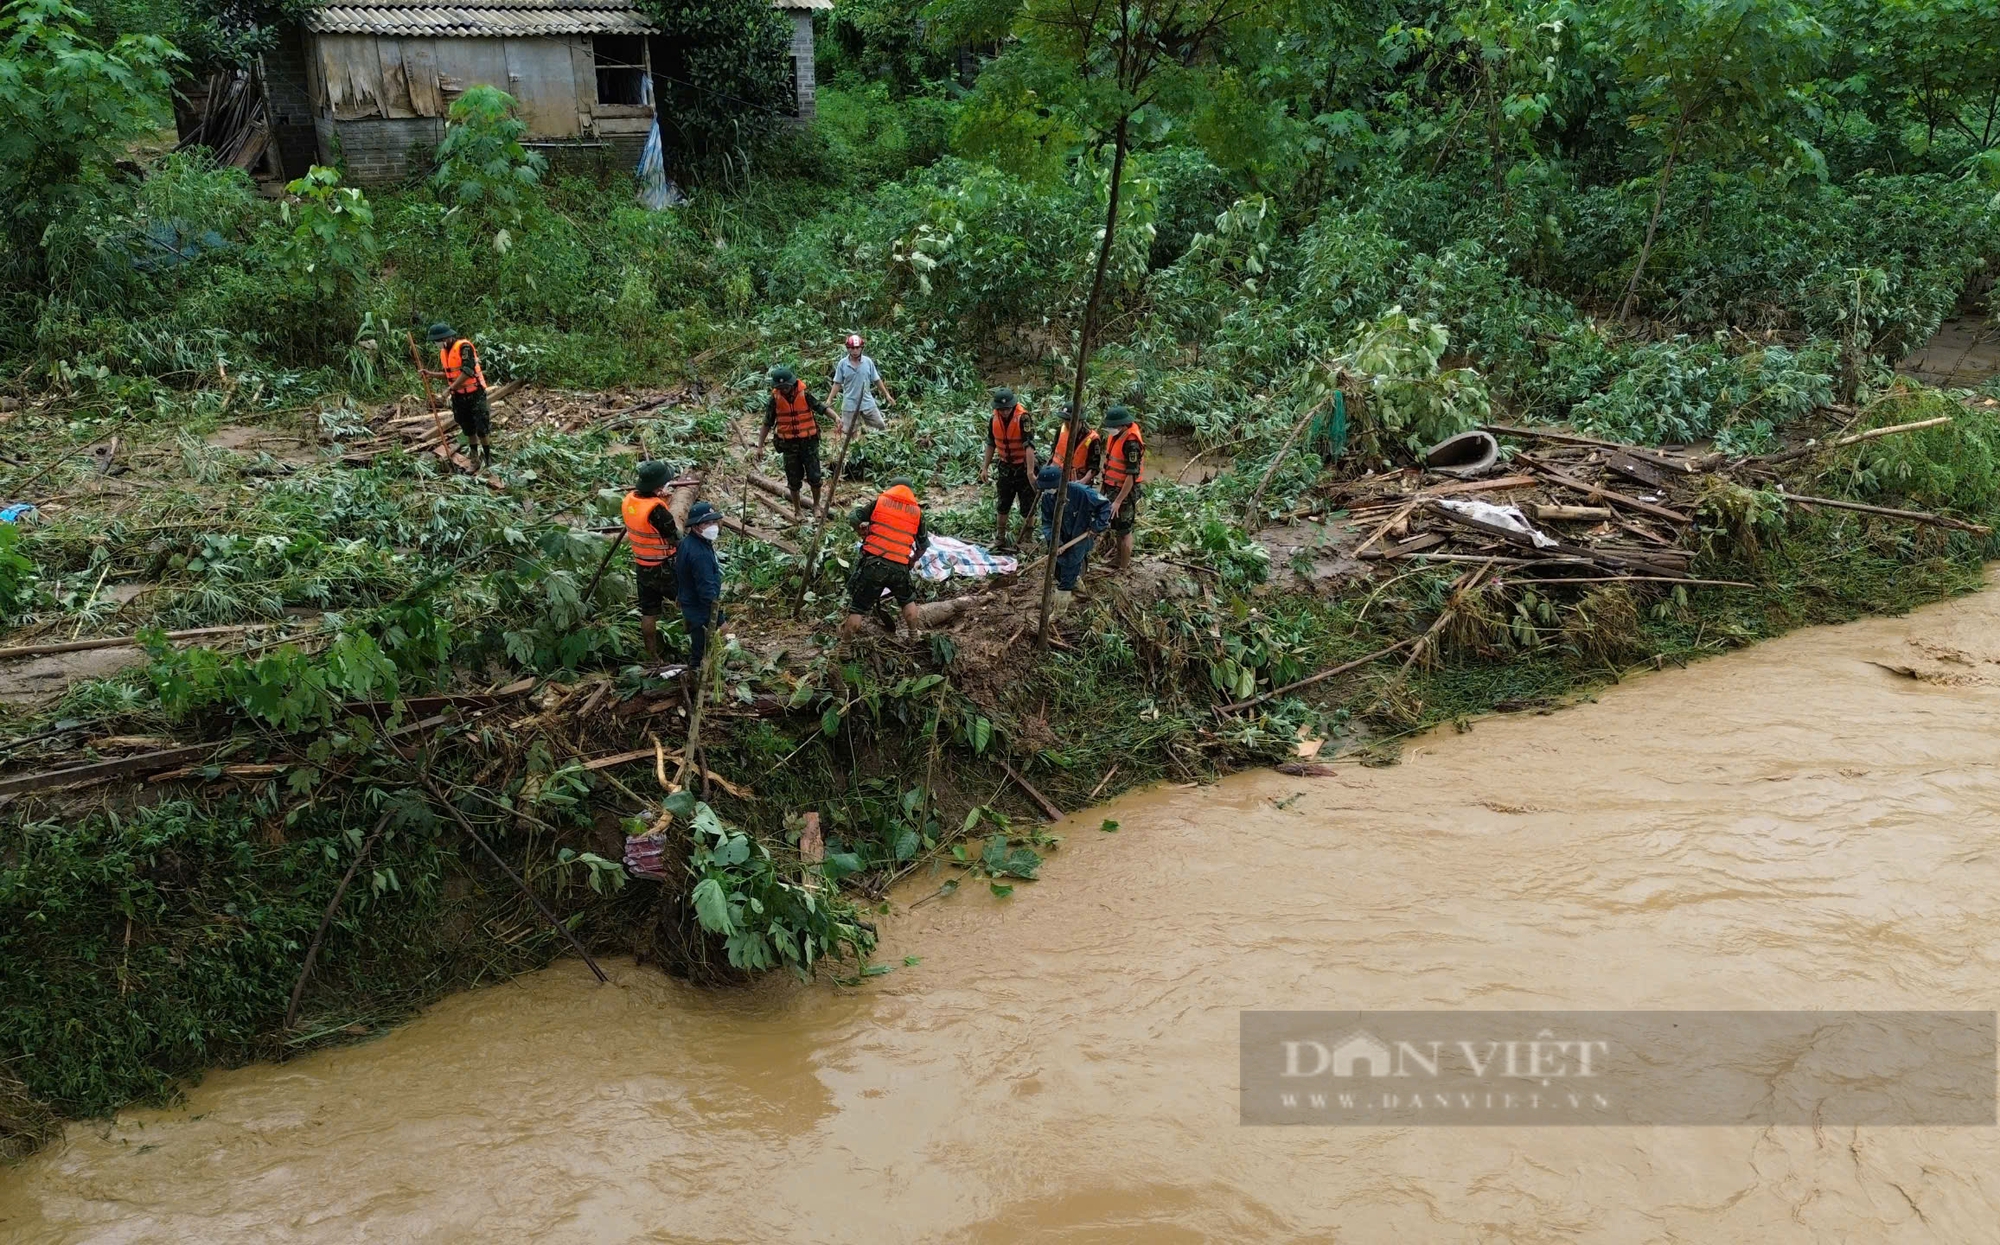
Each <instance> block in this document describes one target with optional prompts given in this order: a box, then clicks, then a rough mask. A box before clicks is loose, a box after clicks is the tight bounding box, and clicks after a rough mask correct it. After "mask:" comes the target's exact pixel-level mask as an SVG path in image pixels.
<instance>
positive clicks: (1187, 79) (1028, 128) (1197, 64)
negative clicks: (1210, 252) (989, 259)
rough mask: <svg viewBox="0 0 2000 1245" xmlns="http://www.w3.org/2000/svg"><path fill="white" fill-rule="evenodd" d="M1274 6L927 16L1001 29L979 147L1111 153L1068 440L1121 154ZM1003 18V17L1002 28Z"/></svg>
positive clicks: (1107, 246)
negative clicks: (1074, 144) (1078, 146)
mask: <svg viewBox="0 0 2000 1245" xmlns="http://www.w3.org/2000/svg"><path fill="white" fill-rule="evenodd" d="M1269 3H1270V0H1025V2H1024V3H1021V4H1020V5H1019V7H1018V8H1014V9H1012V10H1011V12H1009V11H1006V10H1003V9H1001V8H998V7H995V6H992V5H986V4H978V3H976V2H975V3H971V4H967V5H965V6H963V7H962V8H959V9H957V10H956V11H955V12H954V11H953V9H952V7H951V6H950V3H949V0H940V3H939V4H938V5H937V6H935V11H936V12H938V13H939V14H940V15H941V16H955V17H958V18H959V19H960V20H961V21H962V22H963V23H964V24H965V25H966V27H967V28H968V29H970V28H971V27H973V26H980V27H983V28H984V30H985V31H987V32H995V31H997V30H999V29H1001V28H1003V27H1004V28H1005V29H1007V30H1008V31H1009V32H1010V41H1009V42H1008V44H1007V45H1006V48H1005V50H1004V51H1003V52H1002V53H1001V55H1000V57H999V58H998V61H997V63H996V64H995V65H994V66H993V69H992V70H991V71H989V77H988V78H987V79H986V80H983V81H982V83H981V87H980V93H981V95H982V96H983V97H984V98H983V99H977V100H975V101H974V102H973V104H972V106H971V111H970V116H971V117H972V118H973V122H974V126H975V127H977V126H978V124H979V122H980V121H981V120H982V119H983V120H985V121H987V122H988V123H989V128H987V129H985V130H984V131H983V132H981V131H979V130H978V129H977V128H975V130H974V132H973V133H972V134H971V135H970V137H971V138H972V139H973V142H972V143H970V144H969V145H970V146H972V147H973V148H974V149H975V150H977V149H978V148H979V147H981V146H982V145H983V146H985V147H986V148H988V149H989V154H992V155H994V156H996V157H998V158H999V160H1000V161H1001V162H1002V163H1004V164H1011V165H1014V166H1016V167H1020V166H1023V165H1030V164H1036V163H1043V164H1046V162H1048V161H1050V160H1053V159H1060V158H1061V157H1062V156H1063V155H1064V154H1066V152H1065V148H1066V146H1067V142H1066V141H1065V140H1067V139H1071V138H1075V139H1080V140H1081V142H1082V144H1083V145H1084V147H1085V148H1086V150H1089V151H1098V150H1101V149H1102V148H1104V147H1105V146H1109V147H1110V148H1111V164H1110V172H1109V178H1110V181H1109V186H1108V193H1107V194H1106V196H1105V209H1104V228H1103V230H1102V232H1101V234H1100V235H1099V238H1098V245H1097V261H1096V264H1095V266H1094V268H1093V270H1092V273H1091V281H1090V295H1089V297H1088V298H1087V299H1086V300H1085V302H1084V310H1083V322H1082V324H1081V325H1080V326H1079V327H1078V331H1077V349H1076V375H1075V377H1074V379H1073V381H1072V382H1071V386H1070V403H1069V416H1068V424H1069V432H1070V440H1071V443H1072V444H1074V443H1075V441H1076V439H1077V438H1078V437H1079V436H1081V435H1082V432H1083V429H1084V426H1085V419H1086V416H1085V410H1084V403H1083V398H1084V390H1085V388H1086V386H1087V383H1088V380H1089V375H1090V353H1091V349H1092V347H1093V346H1095V345H1096V342H1097V332H1098V328H1099V325H1100V321H1101V319H1102V316H1103V311H1104V293H1105V276H1106V273H1107V271H1108V269H1109V268H1110V266H1111V256H1112V251H1113V248H1114V246H1115V245H1116V239H1117V234H1118V221H1119V211H1120V208H1121V206H1122V201H1123V198H1124V194H1125V167H1126V158H1127V157H1128V156H1129V155H1130V154H1131V151H1132V147H1133V144H1134V141H1135V139H1137V138H1138V137H1140V136H1141V135H1142V134H1150V133H1155V132H1161V131H1164V130H1166V129H1169V128H1171V126H1172V124H1173V122H1174V120H1175V119H1176V118H1180V119H1186V118H1191V117H1193V116H1195V115H1197V114H1199V113H1201V112H1202V110H1203V105H1204V102H1205V98H1204V94H1205V89H1206V88H1207V87H1208V86H1209V85H1210V84H1211V83H1212V82H1213V77H1214V75H1215V74H1217V73H1220V72H1226V68H1225V58H1224V56H1223V55H1222V54H1223V52H1224V50H1225V48H1226V45H1227V44H1228V42H1229V40H1230V39H1231V38H1232V37H1233V36H1236V35H1240V34H1242V33H1245V32H1246V31H1248V30H1250V29H1253V28H1254V26H1255V24H1256V19H1257V18H1259V17H1260V16H1261V15H1262V14H1263V13H1265V12H1266V11H1267V10H1268V5H1269ZM1003 14H1004V18H1005V20H1004V21H1003V20H1002V18H1003ZM1067 497H1068V490H1067V489H1058V490H1057V491H1056V497H1055V522H1054V526H1053V529H1052V532H1053V535H1054V536H1055V538H1056V539H1057V540H1058V541H1059V540H1060V539H1061V534H1062V518H1063V511H1064V509H1065V503H1066V501H1067ZM1055 567H1056V559H1055V557H1054V550H1053V549H1051V550H1050V557H1049V559H1048V563H1047V565H1046V566H1045V567H1044V568H1043V573H1042V611H1041V628H1040V633H1039V643H1040V644H1041V645H1042V646H1043V647H1045V648H1046V647H1047V645H1048V640H1049V615H1050V613H1051V612H1052V609H1053V606H1054V603H1055V585H1056V573H1055Z"/></svg>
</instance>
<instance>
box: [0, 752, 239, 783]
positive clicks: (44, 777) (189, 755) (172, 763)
mask: <svg viewBox="0 0 2000 1245" xmlns="http://www.w3.org/2000/svg"><path fill="white" fill-rule="evenodd" d="M213 746H214V745H212V744H194V745H190V746H188V747H184V748H166V749H163V750H161V751H159V752H142V753H140V754H139V755H138V756H133V757H120V758H118V759H117V760H115V761H93V762H91V763H90V764H88V765H72V766H70V767H69V768H67V769H56V770H45V771H43V772H42V773H39V774H16V775H15V776H13V777H12V778H0V795H19V794H20V793H22V792H24V791H44V790H47V789H48V788H50V787H68V786H72V785H75V784H77V783H93V782H109V781H110V780H111V779H114V778H136V777H139V776H140V775H143V774H153V773H158V772H159V771H160V770H166V769H173V768H174V767H176V766H179V765H185V764H187V763H188V762H190V761H193V760H195V759H196V758H198V757H201V756H203V755H205V754H207V753H208V752H209V750H210V749H211V748H212V747H213Z"/></svg>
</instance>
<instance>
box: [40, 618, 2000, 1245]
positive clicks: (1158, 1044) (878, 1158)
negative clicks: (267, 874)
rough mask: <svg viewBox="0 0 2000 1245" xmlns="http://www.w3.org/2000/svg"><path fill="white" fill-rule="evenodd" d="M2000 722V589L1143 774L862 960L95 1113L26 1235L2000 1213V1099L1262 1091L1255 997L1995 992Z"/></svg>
mask: <svg viewBox="0 0 2000 1245" xmlns="http://www.w3.org/2000/svg"><path fill="white" fill-rule="evenodd" d="M1996 740H2000V592H1991V591H1989V592H1988V593H1985V594H1983V595H1980V596H1976V597H1971V598H1967V599H1964V600H1961V601H1957V602H1953V603H1949V604H1945V605H1941V606H1936V607H1933V608H1930V609H1927V610H1924V611H1922V612H1920V613H1918V614H1915V615H1912V616H1911V617H1908V618H1903V619H1882V620H1872V621H1867V622H1861V623H1856V624H1853V625H1851V626H1845V627H1838V628H1826V629H1820V630H1815V631H1810V632H1803V633H1800V634H1797V635H1793V636H1791V637H1789V638H1786V639H1781V640H1778V641H1775V642H1772V643H1769V644H1765V645H1762V646H1760V647H1758V648H1755V649H1752V650H1750V651H1747V652H1743V653H1737V654H1733V655H1730V656H1727V657H1723V658H1719V659H1717V660H1714V661H1711V662H1708V663H1706V664H1703V665H1699V666H1696V667H1694V668H1692V669H1689V670H1687V671H1681V672H1669V673H1667V674H1663V675H1657V676H1647V677H1645V678H1642V679H1637V680H1634V681H1633V682H1631V683H1630V684H1628V685H1626V686H1624V687H1619V688H1616V689H1613V690H1611V691H1610V692H1608V693H1607V694H1605V695H1604V696H1603V697H1602V698H1601V699H1600V700H1599V701H1598V702H1596V703H1593V704H1587V705H1583V706H1580V707H1577V708H1575V709H1572V710H1567V711H1564V712H1561V713H1558V714H1554V715H1551V716H1522V717H1513V718H1504V719H1498V720H1491V721H1482V722H1480V723H1478V724H1477V727H1476V729H1474V730H1472V731H1470V732H1469V733H1466V734H1462V735H1444V736H1441V737H1437V738H1434V739H1431V740H1428V741H1425V742H1422V743H1420V744H1419V745H1417V746H1415V747H1413V748H1411V749H1410V751H1409V753H1408V755H1407V756H1406V758H1405V760H1404V762H1403V763H1402V764H1401V765H1397V766H1395V767H1392V768H1388V769H1375V770H1370V769H1360V768H1355V767H1348V766H1342V767H1341V768H1340V770H1339V776H1338V777H1334V778H1321V779H1294V778H1286V777H1283V776H1280V775H1276V774H1271V773H1263V774H1258V775H1250V776H1244V777H1240V778H1237V779H1234V780H1231V781H1228V782H1224V783H1220V784H1218V785H1216V786H1213V787H1207V788H1202V789H1181V788H1171V787H1169V788H1161V789H1155V790H1151V791H1147V792H1143V793H1138V794H1134V795H1132V796H1129V797H1127V798H1125V799H1121V800H1119V801H1117V802H1116V803H1114V804H1112V805H1109V806H1108V807H1106V808H1103V809H1098V810H1093V811H1092V812H1091V813H1090V814H1089V815H1087V816H1079V817H1076V818H1073V819H1072V820H1071V823H1070V824H1069V825H1067V826H1066V827H1065V828H1064V833H1066V834H1067V836H1068V838H1067V842H1066V843H1065V845H1064V846H1063V847H1062V849H1061V850H1060V851H1059V852H1058V853H1056V855H1055V856H1054V857H1053V858H1052V859H1051V860H1050V862H1049V865H1048V866H1047V867H1046V869H1045V870H1044V880H1043V881H1042V882H1040V883H1038V884H1033V885H1022V886H1020V887H1018V888H1017V889H1016V890H1015V893H1014V895H1013V897H1012V898H1011V899H1007V900H1004V901H1001V900H995V899H993V898H992V897H991V896H989V895H988V894H987V893H986V891H985V889H984V888H983V887H981V888H979V889H978V890H976V891H975V890H974V889H973V888H971V887H967V888H966V889H965V890H964V891H962V892H961V893H959V894H958V895H955V896H953V897H951V898H948V899H944V900H941V901H939V902H935V903H928V904H925V905H923V906H922V907H919V908H917V909H915V910H914V911H912V912H909V913H907V914H904V915H898V916H896V917H894V918H892V919H891V920H890V922H889V924H888V926H887V928H886V931H885V933H886V945H885V946H884V948H883V958H884V962H886V963H890V964H897V965H900V964H901V963H902V957H903V956H904V955H905V954H911V955H917V956H921V957H922V962H921V963H920V964H918V965H916V966H914V967H898V968H897V969H896V971H895V972H893V973H892V974H890V975H888V976H885V977H882V978H879V979H876V980H873V981H871V982H870V983H869V984H868V985H867V986H866V987H865V988H861V989H857V990H835V989H832V988H830V987H827V986H824V985H822V986H819V987H816V988H810V989H807V988H800V987H797V986H794V985H791V984H788V983H773V984H772V985H771V986H769V987H767V988H761V989H758V990H756V991H752V992H745V993H703V992H699V991H695V990H692V989H689V988H686V987H683V986H681V985H678V984H676V983H674V982H672V981H669V980H666V979H664V978H662V977H661V976H660V975H659V974H658V973H656V972H654V971H651V970H649V969H642V968H636V967H634V966H632V965H629V964H627V965H624V966H614V967H613V969H612V971H613V984H612V985H610V986H608V987H605V986H597V985H594V984H593V983H592V982H591V980H590V978H589V976H588V974H587V973H585V972H584V971H583V970H582V969H581V968H580V966H577V965H574V964H563V965H559V966H557V967H555V968H553V969H551V970H550V971H548V972H545V973H541V974H537V975H534V976H531V977H528V978H525V979H523V980H521V981H519V982H517V983H514V984H511V985H507V986H501V987H497V988H494V989H489V990H483V991H480V992H478V993H475V994H469V995H464V996H461V997H457V998H454V999H451V1000H448V1001H446V1002H444V1003H442V1004H440V1005H439V1006H437V1007H435V1008H433V1009H431V1010H430V1011H429V1012H427V1013H426V1014H425V1015H424V1016H423V1017H422V1018H421V1019H419V1020H417V1021H415V1022H414V1023H412V1024H410V1025H408V1026H407V1027H405V1028H403V1029H401V1030H399V1031H397V1032H394V1033H391V1034H389V1035H388V1036H386V1037H384V1038H382V1039H380V1040H379V1041H375V1042H372V1043H369V1044H366V1045H361V1046H355V1047H351V1048H347V1049H343V1050H336V1051H329V1052H325V1053H321V1054H316V1055H313V1056H311V1057H309V1058H304V1059H300V1060H298V1061H296V1062H294V1063H291V1064H288V1065H284V1066H281V1067H256V1068H248V1069H244V1070H241V1071H236V1072H227V1073H218V1074H215V1075H212V1076H210V1077H209V1078H208V1079H207V1081H206V1083H204V1084H203V1085H202V1086H200V1087H199V1088H197V1089H195V1090H194V1091H193V1092H191V1093H190V1094H189V1096H188V1101H187V1104H186V1106H185V1108H183V1109H177V1110H172V1111H139V1112H133V1113H131V1114H129V1115H126V1116H122V1117H120V1118H119V1119H118V1121H117V1122H116V1123H114V1124H110V1125H103V1126H91V1125H79V1126H74V1127H72V1128H71V1129H70V1132H69V1135H68V1137H67V1139H66V1140H65V1142H64V1143H63V1144H62V1145H60V1146H59V1147H57V1148H55V1149H52V1150H51V1151H49V1152H47V1153H45V1154H43V1155H42V1156H40V1157H38V1158H37V1159H35V1160H33V1161H32V1162H30V1163H29V1164H27V1165H25V1166H23V1167H21V1168H19V1169H16V1170H14V1171H12V1172H7V1173H5V1174H0V1182H4V1189H0V1239H5V1240H7V1241H24V1242H42V1241H65V1242H68V1241H119V1242H124V1241H175V1242H182V1241H186V1242H266V1241H313V1242H320V1241H326V1242H332V1241H360V1240H367V1241H405V1240H422V1241H468V1242H471V1241H481V1242H485V1241H536V1242H557V1241H561V1242H567V1241H593V1242H595V1241H628V1240H644V1241H742V1242H803V1241H855V1242H868V1243H870V1245H877V1243H880V1242H885V1241H910V1240H927V1241H929V1240H937V1241H964V1242H1002V1241H1023V1240H1034V1241H1058V1242H1066V1241H1078V1242H1080V1241H1091V1242H1105V1241H1133V1242H1175V1241H1254V1242H1277V1241H1334V1240H1342V1241H1346V1240H1353V1241H1395V1242H1407V1243H1411V1245H1414V1243H1417V1242H1433V1241H1482V1242H1484V1241H1510V1242H1521V1241H1567V1240H1591V1241H1611V1242H1640V1241H1665V1240H1672V1241H1705V1242H1707V1241H1713V1242H1752V1241H1754V1242H1785V1241H1801V1242H1803V1241H1826V1240H1852V1241H1866V1242H1878V1241H1940V1242H1952V1243H1954V1245H1956V1243H1959V1242H1974V1241H1993V1240H2000V1130H1996V1129H1993V1128H1979V1129H1956V1130H1954V1129H1944V1128H1877V1129H1852V1128H1831V1127H1822V1128H1819V1129H1814V1128H1808V1127H1790V1128H1786V1127H1780V1128H1747V1127H1730V1128H1720V1127H1711V1128H1662V1129H1646V1128H1585V1127H1576V1128H1539V1129H1531V1128H1492V1127H1489V1128H1450V1127H1427V1128H1405V1129H1359V1128H1293V1129H1276V1128H1244V1127H1240V1126H1239V1125H1238V1124H1237V1122H1236V1121H1237V1097H1236V1089H1237V1050H1236V1031H1237V1014H1238V1011H1239V1009H1243V1008H1272V1007H1277V1008H1319V1007H1325V1008H1339V1009H1356V1008H1399V1009H1423V1008H1466V1009H1519V1008H1576V1009H1612V1008H1676V1009H1691V1008H1803V1009H1835V1008H1969V1009H1982V1010H1984V1009H1991V1008H1992V1007H1993V1006H1994V1003H1995V994H1996V980H2000V978H1997V977H1996V969H2000V823H1996V817H1995V809H1996V808H2000V769H1997V768H1996ZM1104 817H1110V818H1114V819H1116V820H1117V821H1118V822H1119V823H1120V827H1121V828H1120V829H1119V831H1118V832H1117V833H1102V832H1100V831H1099V829H1098V826H1099V821H1100V819H1101V818H1104ZM934 885H935V883H934V882H933V883H930V884H927V885H924V886H918V887H915V888H913V889H910V890H908V891H906V892H904V893H903V894H902V896H901V899H902V900H903V901H904V902H905V903H908V902H910V901H911V900H913V899H915V898H917V897H919V896H921V895H922V894H923V893H925V891H926V890H928V889H930V887H931V886H934Z"/></svg>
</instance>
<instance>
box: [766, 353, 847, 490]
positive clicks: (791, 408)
mask: <svg viewBox="0 0 2000 1245" xmlns="http://www.w3.org/2000/svg"><path fill="white" fill-rule="evenodd" d="M820 415H826V416H828V417H831V415H832V412H831V411H828V410H827V409H826V404H825V403H823V402H821V401H820V400H819V399H818V398H815V397H813V396H812V393H811V392H810V391H809V390H807V388H806V383H805V382H804V381H802V380H800V379H799V378H798V375H797V373H795V372H793V371H792V369H790V368H788V367H774V368H772V369H771V396H770V397H769V398H767V399H765V401H764V431H762V432H760V433H758V434H757V452H758V453H759V454H762V453H763V452H764V440H765V438H767V437H769V436H770V435H771V434H772V433H773V432H776V433H777V434H778V453H779V454H780V455H782V456H783V457H784V460H785V488H786V489H787V490H788V491H789V492H790V493H791V496H792V517H793V518H794V519H798V518H802V517H804V513H805V512H804V511H803V510H801V509H800V506H799V486H800V484H802V483H803V484H810V485H812V493H813V511H814V513H817V512H818V511H819V481H820V472H819V420H818V419H817V418H816V416H820Z"/></svg>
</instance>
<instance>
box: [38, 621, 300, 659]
mask: <svg viewBox="0 0 2000 1245" xmlns="http://www.w3.org/2000/svg"><path fill="white" fill-rule="evenodd" d="M277 625H278V624H277V623H245V624H243V625H242V626H236V627H196V628H195V629H194V630H192V631H169V632H167V638H168V639H169V640H194V639H199V638H201V637H202V636H211V635H241V634H242V633H243V632H245V631H262V630H265V629H267V628H270V627H275V626H277ZM138 643H139V637H138V636H136V635H121V636H106V637H105V638H103V639H99V640H65V641H63V642H62V643H60V644H26V645H22V646H21V647H19V648H0V661H9V660H12V659H14V658H17V657H48V656H51V655H53V654H56V653H84V652H89V651H90V650H92V649H100V648H132V647H136V646H137V645H138Z"/></svg>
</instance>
